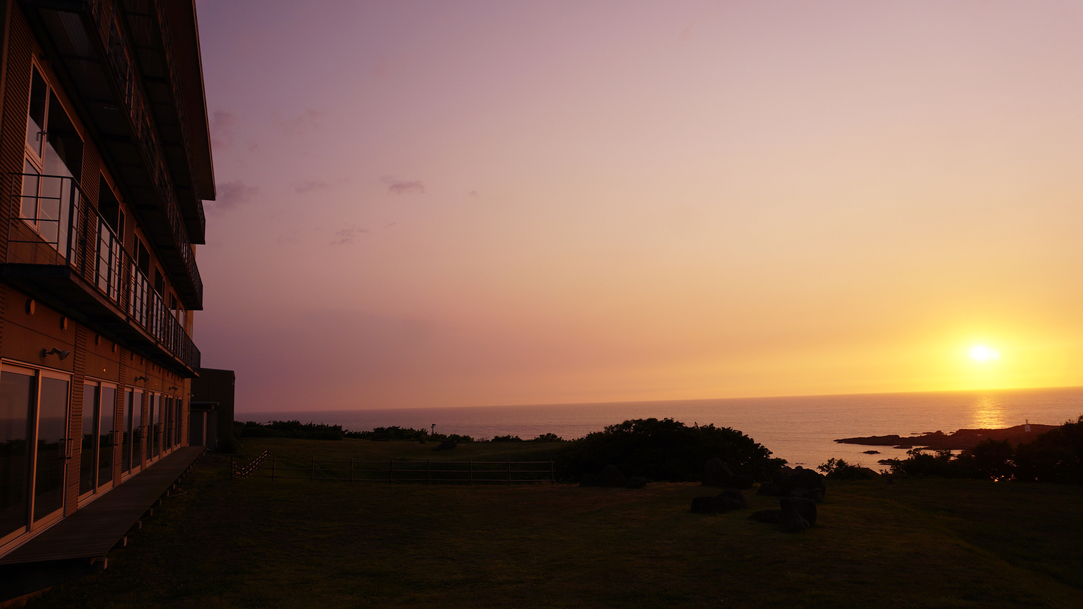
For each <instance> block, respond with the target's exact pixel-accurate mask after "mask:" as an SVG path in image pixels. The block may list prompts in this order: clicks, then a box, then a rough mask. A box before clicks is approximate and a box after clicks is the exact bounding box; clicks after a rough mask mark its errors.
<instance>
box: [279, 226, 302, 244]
mask: <svg viewBox="0 0 1083 609" xmlns="http://www.w3.org/2000/svg"><path fill="white" fill-rule="evenodd" d="M300 242H301V235H300V233H299V232H298V231H297V229H296V228H295V229H293V230H291V231H289V232H287V233H282V234H281V235H279V236H277V237H275V243H277V244H279V245H297V244H298V243H300Z"/></svg>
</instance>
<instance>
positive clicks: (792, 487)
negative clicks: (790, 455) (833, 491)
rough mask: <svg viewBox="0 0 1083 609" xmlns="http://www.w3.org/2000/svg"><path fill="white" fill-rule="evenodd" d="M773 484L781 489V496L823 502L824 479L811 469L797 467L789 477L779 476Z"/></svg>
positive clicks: (825, 487)
mask: <svg viewBox="0 0 1083 609" xmlns="http://www.w3.org/2000/svg"><path fill="white" fill-rule="evenodd" d="M775 483H776V484H778V485H779V487H781V489H782V495H783V496H790V497H803V498H805V499H811V500H813V501H815V502H816V503H819V502H821V501H823V498H824V494H825V493H826V492H827V486H825V485H824V477H823V475H822V474H820V473H819V472H816V471H813V470H811V469H805V468H803V467H798V468H796V469H794V470H793V472H792V473H790V474H789V475H783V476H781V479H776V480H775Z"/></svg>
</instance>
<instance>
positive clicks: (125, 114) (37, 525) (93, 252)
mask: <svg viewBox="0 0 1083 609" xmlns="http://www.w3.org/2000/svg"><path fill="white" fill-rule="evenodd" d="M0 20H2V23H0V557H3V556H5V555H6V554H9V553H10V552H12V551H13V550H15V549H16V548H18V547H20V546H22V545H23V544H25V543H26V542H27V541H28V540H30V539H33V538H34V537H35V536H37V535H39V534H40V533H41V532H42V531H44V530H46V529H48V528H50V527H51V526H53V525H55V524H57V523H58V522H60V521H62V520H64V519H65V518H67V517H69V516H71V515H73V514H75V513H76V512H77V511H79V510H80V509H84V508H85V507H87V506H88V504H90V503H92V502H94V501H95V500H97V499H98V498H99V497H102V496H103V495H106V494H107V493H108V492H109V491H110V490H112V489H114V488H116V487H117V486H119V485H123V484H124V483H125V482H126V481H128V480H129V479H130V478H132V477H134V476H138V475H139V474H140V473H141V472H142V471H145V470H146V469H148V468H150V467H152V466H153V465H154V464H155V463H156V462H157V461H159V460H161V459H163V458H164V457H165V456H167V455H169V454H170V453H172V452H174V451H176V450H177V449H179V448H181V447H184V446H187V445H188V438H189V434H188V425H189V411H190V389H191V379H192V378H193V377H194V376H196V375H198V371H199V367H200V354H199V350H198V349H197V348H196V346H195V344H194V343H193V341H192V334H193V312H194V311H198V310H201V309H202V307H203V293H202V290H203V286H202V282H201V280H200V277H199V270H198V268H197V266H196V262H195V249H196V248H195V246H196V245H197V244H201V243H203V242H204V216H203V203H202V200H204V199H208V200H209V199H214V196H215V192H214V175H213V167H212V161H211V150H210V137H209V130H208V124H207V110H206V101H205V96H204V89H203V75H202V64H201V59H200V54H199V34H198V29H197V26H196V18H195V2H194V0H38V1H29V0H18V1H13V0H0Z"/></svg>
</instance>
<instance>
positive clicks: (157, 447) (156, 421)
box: [147, 393, 162, 462]
mask: <svg viewBox="0 0 1083 609" xmlns="http://www.w3.org/2000/svg"><path fill="white" fill-rule="evenodd" d="M150 424H151V429H150V455H149V456H148V457H147V462H150V461H153V460H155V459H157V458H158V457H160V456H161V455H162V396H161V394H158V393H152V394H150Z"/></svg>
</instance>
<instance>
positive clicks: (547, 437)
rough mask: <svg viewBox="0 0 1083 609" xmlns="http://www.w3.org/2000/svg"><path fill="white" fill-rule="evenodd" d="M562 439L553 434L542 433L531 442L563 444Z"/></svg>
mask: <svg viewBox="0 0 1083 609" xmlns="http://www.w3.org/2000/svg"><path fill="white" fill-rule="evenodd" d="M563 441H564V438H562V437H560V436H558V435H556V434H555V433H543V434H541V435H539V436H538V437H536V438H534V439H533V440H531V442H563Z"/></svg>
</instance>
